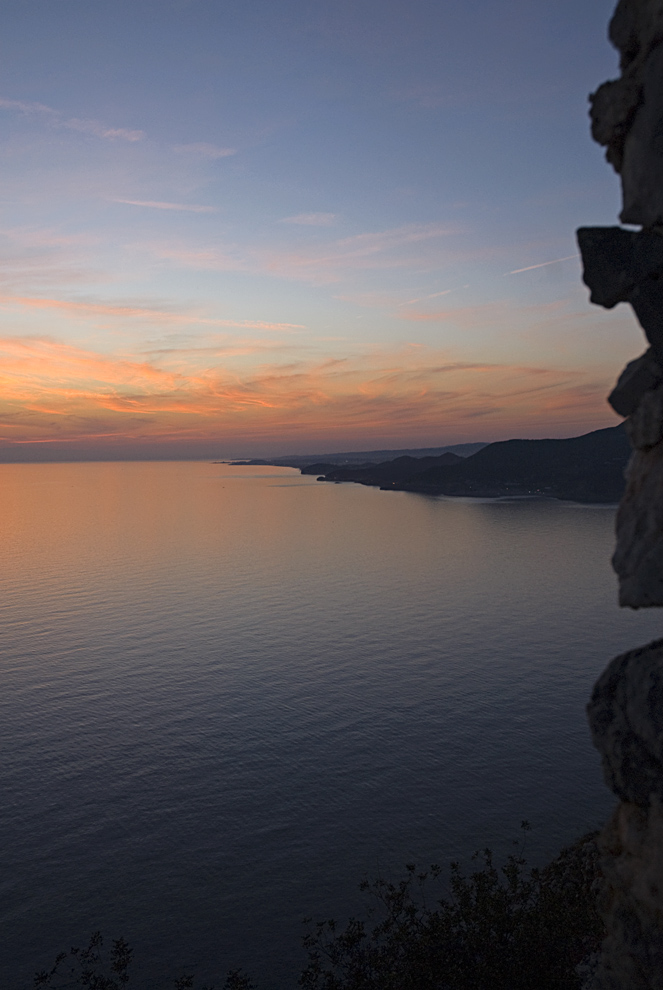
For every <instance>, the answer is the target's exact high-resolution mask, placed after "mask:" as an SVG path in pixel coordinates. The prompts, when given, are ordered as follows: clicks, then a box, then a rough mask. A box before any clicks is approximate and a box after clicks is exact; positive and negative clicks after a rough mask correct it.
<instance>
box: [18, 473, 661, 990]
mask: <svg viewBox="0 0 663 990" xmlns="http://www.w3.org/2000/svg"><path fill="white" fill-rule="evenodd" d="M613 514H614V513H613V510H612V509H610V508H606V507H579V506H572V505H568V504H561V503H554V502H527V501H524V502H504V503H477V502H469V501H468V502H463V501H445V500H441V499H430V498H426V497H422V496H416V495H407V494H400V493H392V492H389V493H387V492H379V491H376V490H374V489H368V488H363V487H360V486H352V485H342V486H336V485H324V484H319V483H316V481H315V480H312V479H310V478H303V477H301V476H300V475H299V474H297V473H296V472H295V471H290V470H287V469H274V468H232V467H227V466H221V465H212V464H204V463H149V464H71V465H70V464H57V465H55V464H54V465H50V464H47V465H3V466H0V531H1V533H2V539H1V541H0V556H1V562H2V563H1V567H0V582H1V586H2V592H1V595H0V609H1V610H2V623H1V628H0V637H1V644H2V650H1V654H0V711H1V723H0V742H1V751H2V759H1V761H0V794H1V800H2V815H1V822H0V856H1V857H2V863H1V864H0V890H1V893H2V896H1V899H0V910H1V917H2V927H3V937H2V940H1V941H2V949H1V950H0V951H1V952H2V958H1V960H0V986H1V987H2V988H3V990H5V988H6V990H10V988H11V990H14V988H22V987H24V986H28V985H29V984H30V983H31V974H32V973H33V972H34V970H35V969H36V968H41V967H43V966H46V965H47V964H49V963H50V962H51V960H52V957H53V956H54V954H55V953H56V952H57V951H58V950H59V949H61V948H64V947H68V946H69V944H71V943H72V942H73V943H75V942H76V940H81V939H83V938H84V937H85V936H86V935H87V934H88V933H89V932H90V931H92V930H93V929H96V928H101V929H102V930H103V931H104V932H105V933H107V935H108V936H109V937H110V936H115V937H116V936H117V935H119V934H124V935H125V936H126V937H128V938H129V939H130V941H131V942H132V944H133V945H134V946H135V949H136V955H137V956H139V957H141V958H143V959H144V960H148V961H149V960H157V962H156V963H155V969H154V971H155V972H156V974H157V977H158V978H157V980H156V981H155V982H154V983H152V984H147V983H146V984H145V985H146V986H147V985H150V986H155V987H156V986H158V987H163V986H165V985H167V984H166V982H165V980H164V979H162V976H163V974H164V973H167V972H171V971H172V970H173V969H174V968H175V967H176V966H177V964H178V963H179V964H182V965H184V966H185V967H187V968H189V969H190V970H195V972H196V973H198V974H199V975H200V976H201V977H207V978H211V977H215V976H216V977H218V975H219V974H223V973H225V971H226V970H227V969H228V968H229V967H230V966H245V967H246V968H248V969H249V970H250V971H251V972H252V973H253V974H254V976H255V977H256V978H259V980H260V982H261V987H264V988H269V990H271V988H279V990H281V988H287V987H290V986H293V985H294V982H295V980H294V974H295V973H296V972H297V971H298V966H299V965H300V963H301V955H300V950H299V945H298V938H299V935H300V933H301V924H300V922H301V919H302V917H303V916H304V915H305V914H309V913H312V914H314V915H316V916H318V917H320V916H328V915H330V914H332V915H336V916H337V917H344V916H346V915H347V914H348V913H349V912H351V911H352V910H353V909H356V907H357V904H358V901H357V894H356V885H357V883H358V881H359V880H360V879H361V878H362V876H363V875H365V874H369V875H375V874H376V873H377V872H378V871H382V872H383V873H389V872H390V871H398V870H399V868H400V867H401V866H402V864H403V863H405V862H406V861H411V860H415V861H417V862H420V863H427V862H431V861H439V862H442V863H444V862H446V861H448V860H449V859H450V858H452V857H455V856H462V857H466V856H467V854H469V853H471V852H472V851H473V850H474V849H475V848H477V847H481V846H485V845H487V844H490V845H492V846H493V847H494V848H495V849H497V850H499V851H500V852H502V851H504V850H506V849H508V847H509V843H510V841H511V839H512V838H513V837H514V836H516V834H517V831H518V826H519V823H520V820H521V819H522V818H528V819H530V821H531V822H532V824H533V826H534V832H533V834H532V839H531V844H530V849H531V853H532V854H533V856H534V857H535V858H536V857H539V858H541V857H545V856H550V855H552V854H554V852H555V851H556V850H557V849H558V848H559V847H560V846H561V845H562V844H563V843H565V842H568V841H571V840H572V839H574V838H575V837H576V836H577V835H579V834H580V833H582V832H583V831H585V830H587V829H589V828H591V827H593V826H595V825H597V824H598V823H600V822H601V821H602V820H603V819H604V817H605V816H606V814H607V812H608V811H609V808H610V807H611V804H612V799H611V797H610V795H609V794H608V792H607V791H606V789H605V788H604V786H603V784H602V782H601V779H600V772H599V767H598V758H597V756H596V754H595V753H594V751H593V749H592V748H591V745H590V743H589V739H588V733H587V730H586V727H585V721H584V716H583V706H584V703H585V700H586V698H587V695H588V693H589V690H590V688H591V684H592V682H593V681H594V679H595V678H596V676H597V675H598V673H599V672H600V670H601V669H602V668H603V666H604V665H605V663H606V661H607V660H608V659H610V657H612V656H613V655H615V654H616V653H618V652H619V651H621V650H623V649H626V648H628V647H630V646H633V645H637V644H638V643H641V642H646V641H647V640H648V639H650V638H653V637H654V636H660V635H661V633H662V629H661V617H660V616H659V615H658V614H657V613H655V612H654V613H646V612H645V613H630V612H629V613H625V612H620V610H619V609H618V608H617V607H616V604H615V583H614V578H613V575H612V573H611V571H610V569H609V565H608V557H609V554H610V550H611V544H612V524H613Z"/></svg>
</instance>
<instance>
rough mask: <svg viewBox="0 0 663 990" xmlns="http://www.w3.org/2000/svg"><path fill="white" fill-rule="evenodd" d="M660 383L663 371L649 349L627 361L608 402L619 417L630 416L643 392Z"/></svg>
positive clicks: (662, 378) (642, 396) (662, 379)
mask: <svg viewBox="0 0 663 990" xmlns="http://www.w3.org/2000/svg"><path fill="white" fill-rule="evenodd" d="M661 381H663V369H662V368H661V366H660V365H659V363H658V361H657V360H656V358H655V357H654V353H653V351H652V349H651V347H650V348H649V350H647V351H645V353H644V354H643V355H642V356H641V357H639V358H636V359H635V361H629V363H628V364H627V365H626V367H625V368H624V370H623V371H622V373H621V375H620V376H619V379H618V381H617V384H616V385H615V387H614V388H613V390H612V392H611V393H610V395H609V396H608V402H609V403H610V405H611V406H612V408H613V409H614V410H615V412H616V413H619V415H620V416H630V415H631V413H634V412H635V411H636V409H637V408H638V405H639V403H640V400H641V399H643V398H644V395H645V392H647V391H648V390H649V389H653V388H655V387H656V386H657V385H658V384H659V382H661ZM631 442H633V441H631ZM634 446H637V444H634ZM650 446H651V445H650Z"/></svg>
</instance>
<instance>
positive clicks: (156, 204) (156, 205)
mask: <svg viewBox="0 0 663 990" xmlns="http://www.w3.org/2000/svg"><path fill="white" fill-rule="evenodd" d="M113 202H114V203H125V204H126V205H127V206H146V207H149V208H150V209H152V210H181V211H183V212H185V213H217V212H218V211H217V208H216V207H215V206H200V205H198V204H197V203H165V202H162V201H160V200H154V199H114V200H113Z"/></svg>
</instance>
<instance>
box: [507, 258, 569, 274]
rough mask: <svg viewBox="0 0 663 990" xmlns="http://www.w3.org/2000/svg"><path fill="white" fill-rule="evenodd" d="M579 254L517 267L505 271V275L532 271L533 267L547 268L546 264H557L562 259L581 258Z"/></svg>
mask: <svg viewBox="0 0 663 990" xmlns="http://www.w3.org/2000/svg"><path fill="white" fill-rule="evenodd" d="M579 257H580V255H579V254H567V256H566V258H555V260H554V261H542V262H541V264H540V265H528V266H527V268H516V270H515V271H513V272H505V273H504V274H505V275H520V273H521V272H531V271H532V269H533V268H545V267H546V265H557V264H559V262H560V261H570V260H571V258H579Z"/></svg>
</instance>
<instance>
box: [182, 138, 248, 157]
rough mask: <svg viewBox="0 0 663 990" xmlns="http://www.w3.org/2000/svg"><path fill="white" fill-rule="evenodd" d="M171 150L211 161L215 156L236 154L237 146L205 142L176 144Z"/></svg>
mask: <svg viewBox="0 0 663 990" xmlns="http://www.w3.org/2000/svg"><path fill="white" fill-rule="evenodd" d="M173 150H174V151H179V152H182V153H183V154H187V155H198V157H199V158H209V159H210V160H212V161H213V160H214V159H215V158H229V157H230V156H231V155H236V154H237V148H221V147H219V146H218V145H216V144H206V143H205V142H199V143H198V144H176V145H175V146H174V148H173Z"/></svg>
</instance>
